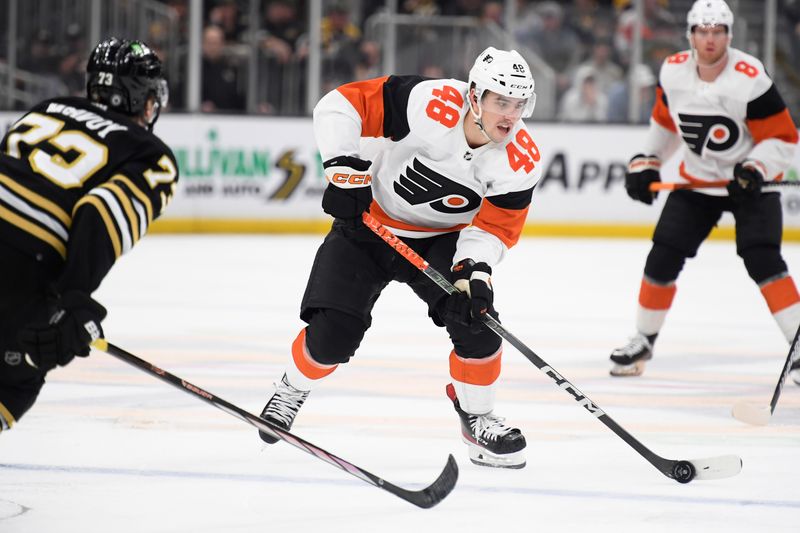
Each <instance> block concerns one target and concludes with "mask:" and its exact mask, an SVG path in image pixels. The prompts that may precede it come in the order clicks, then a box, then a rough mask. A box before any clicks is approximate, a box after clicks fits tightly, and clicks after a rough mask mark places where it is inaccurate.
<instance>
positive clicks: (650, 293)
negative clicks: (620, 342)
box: [636, 276, 677, 344]
mask: <svg viewBox="0 0 800 533" xmlns="http://www.w3.org/2000/svg"><path fill="white" fill-rule="evenodd" d="M676 291H677V287H676V286H675V282H674V281H671V282H668V283H666V284H660V283H657V282H655V281H653V280H651V279H649V278H647V277H646V276H645V277H643V278H642V284H641V287H640V288H639V307H638V309H637V313H636V329H637V331H639V332H640V333H641V334H642V335H644V336H646V337H647V339H648V340H649V341H650V343H651V344H652V343H653V341H655V337H656V336H657V335H658V332H659V331H660V330H661V326H663V325H664V320H665V319H666V318H667V312H668V311H669V308H670V307H671V306H672V300H673V298H675V292H676ZM651 336H652V337H653V338H652V339H651V338H650V337H651Z"/></svg>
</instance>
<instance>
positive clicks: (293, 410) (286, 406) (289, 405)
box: [264, 382, 309, 426]
mask: <svg viewBox="0 0 800 533" xmlns="http://www.w3.org/2000/svg"><path fill="white" fill-rule="evenodd" d="M308 394H309V391H301V390H297V389H295V388H294V387H291V386H287V385H285V384H284V383H282V382H281V384H280V385H278V386H277V390H276V391H275V395H274V396H273V397H272V398H271V399H270V401H269V405H268V406H267V409H266V410H265V411H264V414H265V415H267V416H269V417H271V418H274V419H276V420H280V421H281V422H283V423H284V424H286V425H287V426H288V425H291V423H292V421H293V420H294V417H295V416H297V411H299V410H300V407H301V406H302V405H303V402H305V401H306V398H308Z"/></svg>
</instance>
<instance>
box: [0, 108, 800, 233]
mask: <svg viewBox="0 0 800 533" xmlns="http://www.w3.org/2000/svg"><path fill="white" fill-rule="evenodd" d="M17 116H18V115H16V114H13V113H0V125H2V126H3V128H4V129H5V128H7V127H9V126H10V125H11V124H12V123H13V121H14V120H15V118H16V117H17ZM528 127H529V130H530V131H531V135H532V137H533V139H534V141H535V142H536V144H537V146H538V148H539V150H540V152H541V154H542V157H541V159H540V161H538V162H536V165H537V166H538V167H539V170H540V172H541V179H540V181H539V185H538V186H537V189H536V192H535V195H534V203H533V205H532V207H531V210H530V213H529V216H528V224H527V227H526V234H532V235H577V236H606V237H613V236H649V235H650V234H651V232H652V226H653V223H654V222H655V221H656V219H657V217H658V213H659V212H660V207H661V205H663V201H664V198H665V197H666V194H661V196H660V197H659V199H658V200H657V202H656V204H655V205H654V206H646V205H643V204H640V203H637V202H633V201H631V200H630V199H629V198H628V196H627V195H626V194H625V189H624V180H625V168H626V164H627V161H628V159H630V157H631V156H632V155H633V154H635V153H637V151H639V150H640V147H641V145H642V142H643V138H644V135H645V132H646V127H644V126H625V125H575V124H548V123H543V124H540V123H537V122H536V121H535V120H533V121H530V122H529V123H528ZM156 132H157V133H158V135H159V136H160V137H161V138H162V139H164V141H165V142H166V143H167V144H168V145H169V146H171V147H172V149H173V151H174V152H175V155H176V157H177V159H178V165H179V168H180V171H181V181H180V185H179V189H178V193H177V196H176V198H175V200H174V202H173V203H172V205H171V206H170V209H169V210H168V211H167V212H166V214H165V215H164V217H163V218H162V219H161V220H160V221H159V222H158V223H157V224H156V225H155V226H154V231H161V232H322V231H325V230H326V229H327V228H328V227H329V226H330V219H329V218H328V217H327V216H326V215H325V214H324V213H323V212H322V210H321V209H320V207H319V204H320V198H321V195H322V191H323V190H324V188H325V185H326V182H325V177H324V175H323V173H322V166H321V161H320V157H319V153H318V152H317V149H316V146H315V142H314V135H313V128H312V123H311V119H310V118H278V117H263V116H260V117H259V116H222V115H179V114H172V115H165V116H164V117H162V118H161V119H160V120H159V122H158V125H157V127H156ZM662 177H663V179H664V181H677V179H678V177H677V158H673V159H672V160H670V161H669V162H668V163H667V164H666V165H665V168H664V169H663V170H662ZM784 179H787V180H798V179H800V151H798V152H797V153H796V154H795V159H794V163H793V164H792V165H791V166H790V168H789V169H788V170H787V171H786V173H785V177H784ZM782 202H783V208H784V225H785V237H786V238H787V239H789V240H800V187H798V188H783V189H782ZM732 225H733V219H732V218H731V217H730V215H725V216H724V217H723V220H722V222H721V224H720V226H721V229H720V230H718V231H716V233H715V234H714V236H719V237H729V236H730V235H732V231H731V227H732Z"/></svg>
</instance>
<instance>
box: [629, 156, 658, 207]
mask: <svg viewBox="0 0 800 533" xmlns="http://www.w3.org/2000/svg"><path fill="white" fill-rule="evenodd" d="M660 169H661V161H660V160H659V159H658V158H657V157H656V156H654V155H644V154H636V155H635V156H633V158H632V159H631V160H630V162H629V163H628V172H626V173H625V190H626V191H628V196H630V197H631V198H633V199H634V200H639V201H640V202H644V203H646V204H647V205H651V204H652V203H653V199H654V198H656V197H657V196H658V193H657V192H651V191H650V184H651V183H655V182H658V181H661V174H660V172H659V171H660Z"/></svg>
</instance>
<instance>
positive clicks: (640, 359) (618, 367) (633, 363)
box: [609, 333, 653, 377]
mask: <svg viewBox="0 0 800 533" xmlns="http://www.w3.org/2000/svg"><path fill="white" fill-rule="evenodd" d="M652 358H653V343H652V341H651V340H650V339H648V338H647V337H645V336H644V335H642V334H641V333H637V334H636V335H634V336H633V337H631V339H630V340H629V341H628V344H626V345H625V346H622V347H620V348H617V349H615V350H614V351H613V352H611V357H610V359H611V361H613V362H614V366H613V367H612V368H611V370H610V372H609V373H610V374H611V375H612V376H617V377H623V376H641V375H642V372H644V364H645V362H646V361H649V360H650V359H652Z"/></svg>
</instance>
